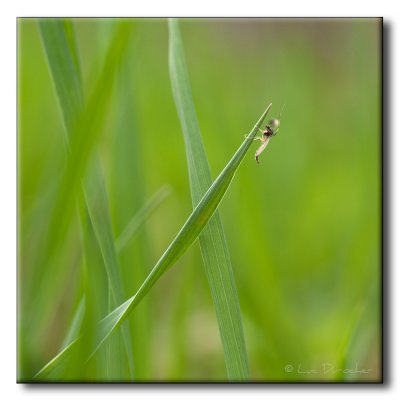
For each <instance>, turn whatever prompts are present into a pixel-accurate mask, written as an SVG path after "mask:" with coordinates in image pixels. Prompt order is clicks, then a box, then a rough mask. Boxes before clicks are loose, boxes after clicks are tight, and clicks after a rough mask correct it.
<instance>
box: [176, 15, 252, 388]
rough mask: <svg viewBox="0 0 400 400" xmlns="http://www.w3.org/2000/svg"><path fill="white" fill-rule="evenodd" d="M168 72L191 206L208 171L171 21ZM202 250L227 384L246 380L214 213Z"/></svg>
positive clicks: (235, 303)
mask: <svg viewBox="0 0 400 400" xmlns="http://www.w3.org/2000/svg"><path fill="white" fill-rule="evenodd" d="M169 68H170V75H171V82H172V91H173V94H174V98H175V103H176V108H177V111H178V114H179V118H180V121H181V125H182V131H183V135H184V139H185V147H186V155H187V161H188V168H189V178H190V189H191V193H192V203H193V207H194V206H195V205H196V204H197V203H198V202H199V201H200V199H201V197H202V196H203V194H204V193H205V192H206V191H207V188H208V187H209V186H210V185H211V182H212V179H211V172H210V167H209V164H208V160H207V156H206V152H205V150H204V146H203V142H202V139H201V133H200V127H199V124H198V121H197V116H196V111H195V108H194V104H193V99H192V93H191V87H190V82H189V76H188V72H187V68H186V63H185V57H184V53H183V46H182V40H181V37H180V32H179V26H178V21H177V20H175V19H172V20H171V19H170V20H169ZM199 241H200V249H201V254H202V257H203V262H204V269H205V272H206V276H207V280H208V284H209V286H210V290H211V295H212V298H213V302H214V307H215V311H216V315H217V320H218V325H219V332H220V335H221V340H222V345H223V348H224V354H225V365H226V369H227V373H228V378H229V379H230V380H245V379H248V378H249V367H248V360H247V353H246V346H245V341H244V334H243V327H242V319H241V315H240V308H239V300H238V294H237V290H236V286H235V281H234V277H233V272H232V266H231V261H230V256H229V250H228V246H227V243H226V239H225V233H224V230H223V227H222V222H221V218H220V216H219V213H218V211H216V212H215V214H214V216H213V217H212V218H211V219H210V222H209V223H208V225H207V226H206V227H205V228H204V230H203V232H202V233H201V234H200V236H199Z"/></svg>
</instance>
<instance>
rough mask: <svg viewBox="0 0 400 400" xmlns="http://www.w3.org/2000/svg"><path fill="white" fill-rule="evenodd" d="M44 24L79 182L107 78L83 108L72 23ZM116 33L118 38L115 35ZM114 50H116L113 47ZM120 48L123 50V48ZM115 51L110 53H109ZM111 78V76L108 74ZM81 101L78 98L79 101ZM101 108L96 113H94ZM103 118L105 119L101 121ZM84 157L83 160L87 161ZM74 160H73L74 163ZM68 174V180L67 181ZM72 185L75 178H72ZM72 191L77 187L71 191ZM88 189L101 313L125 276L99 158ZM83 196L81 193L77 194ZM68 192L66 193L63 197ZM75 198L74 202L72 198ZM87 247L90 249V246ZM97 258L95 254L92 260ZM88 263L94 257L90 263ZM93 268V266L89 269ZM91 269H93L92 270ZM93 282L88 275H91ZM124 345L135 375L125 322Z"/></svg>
mask: <svg viewBox="0 0 400 400" xmlns="http://www.w3.org/2000/svg"><path fill="white" fill-rule="evenodd" d="M39 24H40V27H41V34H42V39H43V44H44V47H45V50H46V55H47V58H48V62H49V66H50V71H51V74H52V78H53V81H54V84H55V88H56V93H57V96H58V100H59V104H60V108H61V112H62V115H63V119H64V121H65V126H66V132H67V143H68V145H69V150H70V151H69V152H68V157H69V160H68V161H69V164H70V165H71V164H72V166H73V167H71V168H73V169H72V170H71V168H70V170H69V171H68V169H67V172H69V173H67V175H66V179H67V181H68V180H69V179H73V180H74V181H75V185H77V184H78V183H79V180H78V179H79V175H78V170H74V167H76V165H75V163H74V161H75V162H77V161H78V160H79V159H81V163H82V162H84V163H86V160H87V159H88V158H89V152H90V148H91V143H90V142H89V141H88V139H85V138H84V137H85V136H90V135H91V136H93V137H94V136H95V134H96V129H95V127H97V129H99V126H97V125H93V126H92V128H91V130H90V129H89V131H87V130H86V129H84V130H81V129H82V125H81V124H83V127H85V126H86V128H89V127H90V125H89V126H88V125H86V124H89V117H90V114H92V113H94V117H95V115H96V114H97V112H98V110H96V108H97V107H98V105H97V101H99V102H100V104H101V98H102V101H103V102H104V104H103V107H104V106H105V104H106V97H107V96H106V93H103V92H104V91H105V89H104V87H103V86H104V84H103V82H101V81H100V82H99V83H98V85H97V86H96V87H95V93H96V92H97V94H98V95H100V99H99V98H97V97H96V98H93V97H91V98H90V99H89V103H88V105H87V107H86V109H85V108H84V105H83V104H82V103H83V94H82V93H83V88H82V87H81V77H80V68H79V60H78V55H77V49H76V46H75V41H74V32H73V27H72V25H71V23H70V22H67V21H63V20H61V19H51V20H40V22H39ZM125 29H126V28H125V27H124V29H123V30H121V31H119V33H118V35H123V36H121V37H119V38H118V42H117V43H115V44H116V45H118V43H119V42H120V41H121V40H123V41H126V37H124V36H125V35H126V34H127V33H128V32H127V31H126V30H125ZM117 37H118V36H117ZM113 50H114V49H113ZM120 51H122V50H121V49H120ZM110 55H111V56H112V55H113V54H108V57H109V56H110ZM107 64H110V61H109V59H108V58H107V59H106V61H105V67H104V70H107V71H108V70H109V69H110V68H111V66H109V67H108V68H107ZM106 79H107V80H109V77H106ZM105 87H108V90H110V89H111V86H110V83H107V84H106V85H105ZM78 100H79V101H78ZM96 111H97V112H96ZM100 120H101V119H100ZM78 143H79V144H80V145H84V144H85V143H86V150H87V154H83V155H82V154H81V151H83V150H82V149H81V148H80V145H79V146H78ZM83 157H85V159H83ZM73 160H74V161H73ZM68 178H69V179H68ZM70 183H71V184H72V182H71V181H70ZM67 188H70V189H71V186H69V185H67ZM80 190H81V188H80V186H76V191H77V192H78V193H79V192H80ZM71 192H72V193H73V191H72V190H71ZM83 192H84V200H83V201H84V206H83V207H81V225H82V229H84V230H86V229H87V224H86V216H85V213H86V212H88V213H89V216H90V225H91V227H92V228H93V230H92V231H91V234H94V235H95V237H96V241H97V247H95V248H96V249H98V251H99V252H101V257H100V258H99V260H100V261H99V262H98V263H97V266H98V267H100V268H101V267H103V268H105V270H106V273H107V278H108V288H109V291H110V301H109V303H108V307H107V308H106V309H105V310H104V311H103V315H104V314H105V313H107V312H110V311H111V310H112V309H113V308H114V307H116V306H117V305H118V304H120V303H121V302H122V301H123V298H124V297H125V296H124V294H123V288H122V280H121V277H120V268H119V264H118V258H117V251H116V248H115V244H114V237H113V232H112V228H111V221H110V217H109V206H108V198H107V195H106V190H105V187H104V183H103V176H102V174H101V170H100V165H99V164H98V162H97V159H94V160H93V163H92V164H91V166H90V168H89V174H88V177H87V179H86V180H85V187H84V189H83ZM78 197H80V195H78ZM64 199H65V196H64V197H63V200H64ZM71 202H73V200H72V201H71ZM55 215H58V214H55ZM86 250H87V248H86ZM91 261H93V258H92V259H91ZM89 262H90V261H89ZM89 271H90V269H89ZM91 271H92V272H93V267H92V269H91ZM88 278H89V280H90V274H89V277H88ZM94 282H95V280H93V282H92V283H91V282H89V285H92V286H95V283H94ZM104 295H105V293H96V294H95V295H94V296H92V297H93V298H96V297H98V296H104ZM121 334H122V337H123V343H124V346H125V354H126V357H127V362H128V370H129V374H128V375H129V376H130V377H131V379H132V378H133V355H132V349H131V344H130V338H129V328H128V326H124V328H123V330H122V332H121ZM117 363H118V360H117V362H116V363H114V365H113V368H112V369H116V367H117Z"/></svg>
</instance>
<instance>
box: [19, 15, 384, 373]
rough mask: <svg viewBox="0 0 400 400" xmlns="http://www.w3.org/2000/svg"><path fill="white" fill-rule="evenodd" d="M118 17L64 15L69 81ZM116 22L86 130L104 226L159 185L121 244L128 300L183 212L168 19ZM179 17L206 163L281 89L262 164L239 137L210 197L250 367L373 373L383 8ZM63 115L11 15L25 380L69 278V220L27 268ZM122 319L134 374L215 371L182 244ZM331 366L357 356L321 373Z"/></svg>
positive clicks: (25, 31)
mask: <svg viewBox="0 0 400 400" xmlns="http://www.w3.org/2000/svg"><path fill="white" fill-rule="evenodd" d="M116 21H117V20H108V19H75V20H73V26H74V28H75V33H76V40H77V43H78V48H79V57H80V63H81V67H82V77H83V80H82V83H83V86H84V88H85V91H86V90H87V91H89V89H90V87H91V85H93V82H94V81H95V79H96V76H97V75H98V72H99V67H100V66H101V64H102V62H103V60H104V57H105V53H106V48H107V46H108V44H109V42H110V37H111V33H112V30H113V26H114V24H115V23H116ZM130 23H131V24H132V30H133V34H132V37H131V39H130V41H129V44H128V49H127V52H126V53H125V55H124V58H123V61H122V62H121V64H120V65H119V67H118V71H117V74H116V77H115V83H114V90H113V97H112V100H111V102H110V105H111V106H110V107H109V109H108V111H107V116H106V121H107V123H106V124H105V125H104V127H103V130H102V132H101V135H99V137H100V138H101V139H100V141H99V142H98V143H96V147H97V148H98V150H99V154H100V161H101V166H102V170H103V172H104V174H105V179H106V188H107V194H108V197H109V201H110V207H111V217H112V222H113V228H114V233H115V235H118V234H119V233H120V232H121V230H122V229H123V227H124V226H125V225H126V223H127V222H128V221H129V219H130V218H131V217H132V216H133V215H134V214H135V212H136V211H137V210H138V209H139V208H140V207H141V206H142V205H143V204H144V203H145V201H146V200H148V199H149V198H150V197H151V195H153V194H154V193H155V192H156V191H157V190H158V189H159V188H160V187H161V186H163V185H165V184H167V185H169V186H170V188H171V195H170V196H168V197H167V199H166V200H165V201H164V202H163V203H162V204H161V206H160V207H159V208H158V209H157V211H156V212H155V213H154V214H153V215H152V216H151V217H150V218H149V219H148V220H147V221H146V223H145V226H144V227H143V228H142V229H141V230H140V232H139V234H138V235H137V236H136V237H135V238H134V239H133V240H132V241H131V242H130V244H129V246H127V247H126V248H125V249H124V251H123V252H122V253H121V254H120V263H121V266H122V276H123V282H124V293H125V294H126V297H127V298H128V297H129V296H131V295H132V294H134V292H135V291H136V289H137V288H138V286H139V285H140V284H141V282H142V281H143V280H144V278H145V277H146V276H147V274H148V272H149V271H150V269H151V268H152V267H153V266H154V264H155V262H156V261H157V260H158V258H159V257H160V255H161V254H162V253H163V251H164V250H165V248H166V247H167V246H168V244H169V243H170V242H171V240H172V239H173V237H174V236H175V234H176V233H177V232H178V230H179V229H180V227H181V226H182V224H183V223H184V221H185V219H186V218H187V216H188V215H189V213H190V211H191V198H190V191H189V182H188V173H187V166H186V156H185V150H184V144H183V137H182V133H181V128H180V124H179V120H178V117H177V113H176V110H175V105H174V101H173V98H172V93H171V84H170V79H169V71H168V27H167V21H166V20H165V19H133V20H131V22H130ZM180 25H181V33H182V38H183V43H184V48H185V53H186V59H187V65H188V69H189V74H190V80H191V85H192V91H193V97H194V102H195V106H196V111H197V115H198V119H199V123H200V127H201V131H202V136H203V140H204V144H205V147H206V151H207V155H208V159H209V163H210V166H211V170H212V173H213V176H214V177H215V176H217V174H218V173H219V172H220V170H221V169H222V168H223V167H224V166H225V164H226V163H227V161H228V160H229V159H230V158H231V156H232V155H233V153H234V152H235V150H236V149H237V147H238V146H239V144H240V143H241V142H242V140H243V135H245V134H247V133H248V132H249V131H250V129H251V128H252V127H253V125H254V123H255V122H256V120H257V119H258V117H259V115H260V114H261V112H262V111H263V110H264V109H265V107H266V105H267V104H268V103H269V102H270V101H271V102H273V108H272V111H271V112H270V115H269V116H270V117H277V116H278V113H279V110H280V107H281V104H282V103H285V104H286V107H285V110H284V113H283V115H282V119H281V128H280V131H279V133H278V135H277V136H276V137H275V138H274V139H273V140H272V141H271V143H270V144H269V146H268V148H267V151H266V152H265V153H263V154H262V156H261V164H260V165H257V164H256V163H255V161H254V159H253V154H254V152H253V150H254V151H255V150H256V146H257V145H256V144H254V149H251V151H250V153H251V154H249V155H248V156H247V157H246V159H245V161H244V162H243V164H242V165H241V167H240V169H239V171H238V173H237V174H236V177H235V179H234V181H233V184H232V185H231V187H230V189H229V190H228V193H227V194H226V196H225V198H224V200H223V202H222V204H221V206H220V208H219V210H220V214H221V217H222V220H223V224H224V227H225V231H226V236H227V242H228V246H229V250H230V254H231V260H232V265H233V269H234V274H235V279H236V284H237V287H238V293H239V299H240V305H241V311H242V317H243V323H244V331H245V338H246V345H247V350H248V354H249V360H250V369H251V377H252V379H253V380H261V381H293V380H294V381H298V380H342V379H344V380H377V379H380V376H381V370H380V368H381V352H380V350H381V336H380V318H381V315H380V307H381V242H380V240H381V239H380V238H381V236H380V235H381V213H380V209H381V179H380V177H381V111H380V104H381V79H380V73H381V70H380V63H381V47H380V46H381V21H380V20H378V19H342V20H338V19H304V20H302V19H288V20H286V19H185V20H180ZM110 79H113V77H110ZM63 129H64V127H63V122H62V116H61V112H60V107H59V104H58V101H57V96H56V92H55V89H54V86H53V83H52V79H51V75H50V71H49V68H48V65H47V61H46V57H45V53H44V49H43V46H42V42H41V38H40V34H39V29H38V23H37V20H36V19H19V20H18V177H19V186H18V201H19V203H18V210H19V213H18V224H19V257H18V259H19V262H18V264H19V265H18V291H19V301H18V303H19V310H18V314H19V354H18V356H19V371H18V374H19V377H20V379H28V380H29V379H31V378H32V376H33V375H34V374H35V373H36V372H37V371H38V370H39V369H40V368H41V367H42V366H43V365H44V364H45V363H46V362H47V361H49V360H50V359H51V358H52V357H53V356H54V355H55V354H57V352H58V350H59V348H60V345H61V343H62V341H63V339H64V336H65V334H66V332H67V330H68V327H69V325H70V323H71V318H72V317H73V315H74V312H75V310H76V307H77V305H78V303H79V300H80V298H81V293H82V279H83V278H82V270H81V257H82V244H81V243H82V239H81V235H80V233H79V223H78V218H77V217H76V218H75V219H74V220H73V221H71V226H70V229H69V234H68V235H67V237H66V238H65V241H64V243H63V247H62V249H60V250H59V251H58V253H57V254H58V257H57V265H56V266H55V265H54V264H51V263H50V264H48V265H47V266H46V269H45V271H41V272H40V273H39V272H37V270H38V266H37V265H36V264H35V254H36V252H38V251H41V250H42V251H46V242H45V241H44V240H43V235H44V234H43V226H45V224H46V222H47V221H48V218H49V213H50V211H51V207H52V202H51V200H52V196H53V194H54V190H55V185H56V182H57V180H58V177H59V174H60V171H61V170H62V169H63V167H64V164H65V160H66V149H65V143H64V140H63ZM129 323H130V327H131V332H133V334H132V345H133V353H134V359H135V368H136V376H137V379H138V380H162V381H168V380H184V381H196V380H202V381H205V380H220V381H224V380H226V372H225V366H224V358H223V351H222V346H221V343H220V338H219V333H218V326H217V321H216V318H215V312H214V309H213V305H212V301H211V297H210V293H209V288H208V285H207V282H206V279H205V274H204V272H203V266H202V259H201V255H200V251H199V247H198V245H197V244H196V245H195V246H193V247H192V248H191V249H190V250H189V251H188V252H187V254H185V255H184V256H183V257H182V259H180V260H179V262H178V263H177V265H175V266H174V268H172V269H171V270H170V271H168V273H167V274H165V276H163V277H162V278H161V280H160V281H159V282H158V283H157V285H156V286H155V287H154V288H153V289H152V291H151V292H150V294H149V295H148V296H147V297H146V299H145V300H144V301H143V303H142V304H141V305H140V306H139V308H138V309H137V310H135V311H134V312H133V314H132V316H131V317H130V318H129ZM323 364H326V365H325V370H324V366H323ZM328 364H329V365H328ZM344 365H345V366H346V367H348V368H352V369H353V370H354V369H355V370H361V369H362V368H365V369H367V370H368V369H370V370H368V373H361V372H360V371H358V372H357V371H356V372H354V371H353V372H348V373H345V374H340V372H334V371H333V370H329V372H327V368H330V366H332V368H333V369H335V368H343V366H344ZM311 370H312V371H311ZM307 371H308V372H307ZM310 371H311V372H310Z"/></svg>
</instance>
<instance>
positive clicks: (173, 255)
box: [36, 104, 271, 378]
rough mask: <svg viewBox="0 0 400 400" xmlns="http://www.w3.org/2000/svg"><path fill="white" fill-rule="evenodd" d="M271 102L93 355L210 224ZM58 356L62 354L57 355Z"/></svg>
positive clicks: (113, 318) (103, 330)
mask: <svg viewBox="0 0 400 400" xmlns="http://www.w3.org/2000/svg"><path fill="white" fill-rule="evenodd" d="M270 107H271V104H269V106H268V107H267V108H266V110H265V111H264V112H263V113H262V115H261V117H260V119H259V120H258V121H257V123H256V124H255V126H254V128H253V129H252V130H251V132H250V133H249V135H248V137H247V138H246V139H245V140H244V141H243V143H242V144H241V145H240V147H239V148H238V150H237V151H236V153H235V154H234V155H233V157H232V158H231V160H230V161H229V162H228V164H227V165H226V166H225V168H224V169H223V170H222V172H221V173H220V174H219V176H218V177H217V179H216V180H215V181H214V182H213V184H212V185H211V186H210V188H209V189H208V190H207V192H206V193H205V194H204V196H203V197H202V199H201V200H200V202H199V204H198V205H197V206H196V207H195V209H194V210H193V212H192V213H191V214H190V216H189V218H188V219H187V220H186V222H185V224H184V225H183V226H182V228H181V230H180V231H179V233H178V234H177V236H176V237H175V239H174V240H173V241H172V242H171V244H170V245H169V247H168V248H167V250H166V251H165V252H164V254H163V255H162V256H161V258H160V259H159V261H158V262H157V264H156V265H155V267H154V268H153V269H152V271H151V272H150V274H149V275H148V277H147V278H146V280H145V281H144V282H143V284H142V285H141V286H140V288H139V289H138V291H137V292H136V294H135V295H134V296H132V297H131V298H129V299H128V300H126V301H125V302H124V303H123V304H121V305H120V306H119V307H117V308H116V309H115V310H114V311H112V312H111V313H110V314H109V315H107V316H106V317H105V318H103V319H102V320H101V321H100V322H99V324H98V326H97V329H96V331H97V333H98V336H97V341H96V343H95V347H94V349H93V353H92V355H94V353H95V352H96V351H97V350H98V349H99V347H100V346H101V344H102V343H103V342H104V341H105V340H106V339H107V338H108V337H109V336H110V335H111V334H112V333H113V332H115V330H116V329H117V328H118V327H119V326H120V325H121V324H122V323H123V322H124V321H125V319H126V318H127V317H128V316H129V314H130V313H131V312H132V311H133V310H134V309H135V307H136V306H137V305H138V304H139V303H140V301H141V300H142V299H143V298H144V297H145V295H146V294H147V293H148V292H149V290H150V289H151V288H152V287H153V285H154V284H155V283H156V282H157V280H158V279H159V278H160V277H161V275H162V274H163V273H164V272H165V271H166V270H167V269H168V268H170V267H172V265H173V264H174V263H175V262H176V261H177V260H178V259H179V258H180V257H181V256H182V255H183V254H184V253H185V252H186V250H187V249H188V248H189V247H190V246H191V245H192V244H193V242H194V241H195V240H196V239H197V237H198V236H199V234H200V233H201V231H202V230H203V228H204V227H205V226H206V225H207V223H208V222H209V220H210V218H211V217H212V216H213V214H214V212H215V211H216V209H217V207H218V206H219V204H220V202H221V200H222V198H223V196H224V194H225V193H226V191H227V189H228V187H229V185H230V183H231V181H232V179H233V177H234V175H235V173H236V170H237V168H238V167H239V165H240V163H241V161H242V160H243V157H244V156H245V155H246V153H247V151H248V149H249V147H250V146H251V144H252V142H253V139H254V137H255V135H256V134H257V132H258V129H259V128H260V127H261V124H262V122H263V120H264V118H265V116H266V115H267V113H268V111H269V109H270ZM56 357H58V356H56ZM47 365H48V366H49V368H43V369H42V370H41V373H40V374H37V376H36V378H42V377H43V375H45V374H47V373H49V372H51V369H52V368H54V367H55V366H56V365H57V363H53V362H52V361H50V362H49V363H48V364H47Z"/></svg>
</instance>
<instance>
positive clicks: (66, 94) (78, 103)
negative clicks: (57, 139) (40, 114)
mask: <svg viewBox="0 0 400 400" xmlns="http://www.w3.org/2000/svg"><path fill="white" fill-rule="evenodd" d="M67 26H68V34H67V29H66V27H67ZM39 28H40V33H41V37H42V41H43V44H44V49H45V51H46V56H47V60H48V63H49V66H50V70H51V73H52V77H53V82H54V85H55V88H56V92H57V95H58V100H59V102H60V107H61V110H62V117H63V120H64V123H65V127H66V131H67V132H68V133H70V132H72V130H73V129H74V127H75V124H76V120H77V117H78V116H79V115H80V114H81V112H82V108H83V93H82V88H81V83H80V71H79V63H78V58H77V52H76V48H75V42H74V40H73V34H72V31H71V26H70V23H67V22H65V21H63V20H61V19H47V18H46V19H39Z"/></svg>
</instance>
